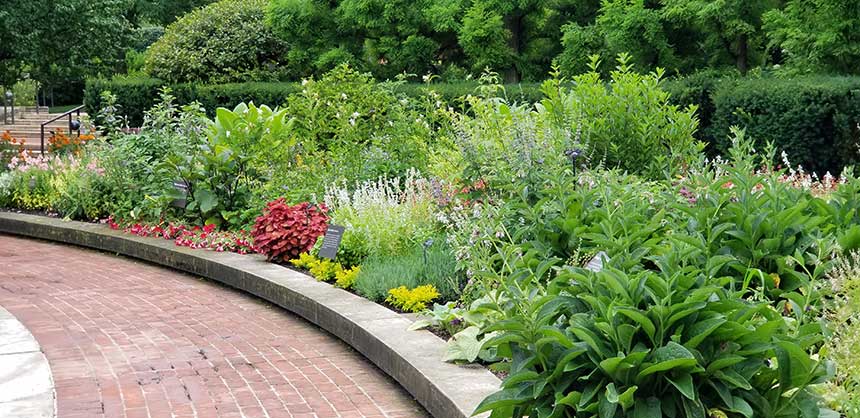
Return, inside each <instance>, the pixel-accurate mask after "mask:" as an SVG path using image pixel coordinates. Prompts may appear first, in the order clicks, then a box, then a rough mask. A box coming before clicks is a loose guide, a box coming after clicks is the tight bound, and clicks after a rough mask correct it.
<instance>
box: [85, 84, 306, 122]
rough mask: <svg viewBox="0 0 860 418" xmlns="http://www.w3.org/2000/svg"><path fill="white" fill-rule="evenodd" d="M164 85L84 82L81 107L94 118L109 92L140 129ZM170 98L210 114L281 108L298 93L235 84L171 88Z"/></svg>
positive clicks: (279, 87)
mask: <svg viewBox="0 0 860 418" xmlns="http://www.w3.org/2000/svg"><path fill="white" fill-rule="evenodd" d="M166 85H167V83H165V82H163V81H161V80H159V79H155V78H143V77H134V78H129V77H121V78H114V79H111V80H106V79H90V80H87V85H86V90H85V92H84V104H85V105H86V107H87V113H89V114H91V115H95V114H97V113H98V111H99V109H100V108H101V99H100V95H101V92H102V91H105V90H110V91H111V92H112V93H113V94H115V95H116V96H117V98H118V104H119V106H120V109H121V110H120V111H121V113H122V114H124V115H126V116H128V119H129V125H131V126H140V124H141V123H142V122H143V113H144V112H145V111H146V110H147V109H149V108H151V107H152V105H154V104H155V102H156V101H157V100H158V91H159V89H160V88H161V87H163V86H166ZM170 88H171V89H172V90H173V95H174V96H176V98H177V101H178V102H179V103H182V104H186V103H191V102H193V101H195V100H196V101H198V102H200V103H201V104H202V105H203V107H204V108H205V109H206V110H207V111H209V112H213V111H214V110H215V109H217V108H219V107H227V108H231V109H232V108H233V107H234V106H236V105H237V104H239V103H241V102H254V103H264V104H269V105H281V104H284V102H285V100H286V98H287V96H289V95H290V94H292V93H295V92H296V91H298V90H299V85H298V84H297V83H236V84H213V85H206V84H188V83H185V84H171V85H170Z"/></svg>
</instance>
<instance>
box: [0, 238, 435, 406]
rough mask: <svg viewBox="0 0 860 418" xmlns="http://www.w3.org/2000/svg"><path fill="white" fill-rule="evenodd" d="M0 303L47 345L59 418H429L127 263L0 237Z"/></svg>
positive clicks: (194, 286)
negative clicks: (55, 389)
mask: <svg viewBox="0 0 860 418" xmlns="http://www.w3.org/2000/svg"><path fill="white" fill-rule="evenodd" d="M0 305H2V306H3V307H5V308H6V309H8V310H9V311H10V312H12V313H13V314H14V315H15V316H17V317H18V318H19V319H20V320H21V322H23V323H24V324H25V325H26V326H27V327H28V328H29V329H30V331H31V332H32V333H33V335H34V336H35V337H36V339H37V340H38V341H39V343H40V344H41V345H42V349H43V350H44V352H45V354H46V356H47V358H48V361H49V363H50V365H51V369H52V373H53V376H54V380H55V384H56V387H57V409H58V415H59V418H78V417H125V418H138V417H150V418H160V417H176V418H182V417H205V418H208V417H249V418H250V417H271V418H275V417H295V418H300V417H301V418H304V417H321V418H322V417H426V416H427V415H426V412H424V410H423V409H421V407H420V406H418V405H417V404H416V403H415V401H414V400H412V398H411V397H410V396H409V395H408V393H406V392H405V391H404V390H403V389H402V388H400V387H399V386H398V385H397V384H396V383H394V382H393V381H392V380H391V379H389V378H388V377H387V376H386V375H385V374H384V373H382V372H381V371H379V370H378V369H376V368H375V367H374V366H373V365H371V364H370V363H369V362H368V361H367V360H366V359H365V358H364V357H362V356H361V355H360V354H358V353H356V352H354V351H353V350H351V349H350V348H349V347H348V346H346V345H345V344H344V343H343V342H341V341H340V340H338V339H337V338H335V337H333V336H331V335H330V334H328V333H326V332H325V331H322V330H320V329H319V328H317V327H315V326H313V325H312V324H310V323H308V322H306V321H304V320H303V319H301V318H298V317H296V316H294V315H292V314H290V313H288V312H287V311H285V310H283V309H280V308H278V307H276V306H273V305H271V304H268V303H266V302H263V301H261V300H259V299H256V298H254V297H251V296H248V295H246V294H243V293H241V292H238V291H235V290H233V289H230V288H227V287H224V286H221V285H218V284H215V283H212V282H209V281H205V280H201V279H196V278H193V277H191V276H187V275H183V274H179V273H176V272H173V271H170V270H166V269H163V268H159V267H155V266H152V265H148V264H144V263H140V262H136V261H133V260H129V259H126V258H121V257H116V256H112V255H107V254H103V253H98V252H95V251H89V250H84V249H79V248H74V247H67V246H62V245H57V244H52V243H46V242H40V241H33V240H26V239H21V238H13V237H9V236H3V235H0Z"/></svg>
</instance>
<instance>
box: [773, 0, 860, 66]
mask: <svg viewBox="0 0 860 418" xmlns="http://www.w3.org/2000/svg"><path fill="white" fill-rule="evenodd" d="M764 20H765V29H766V30H767V32H768V36H769V37H770V44H771V46H772V47H774V48H778V49H780V50H781V51H782V53H783V54H785V56H786V61H787V62H788V63H789V64H790V65H791V67H792V68H793V69H794V70H799V71H801V72H811V71H826V72H838V73H849V74H856V73H857V72H858V68H857V60H858V58H860V32H858V30H857V27H858V25H860V4H858V3H857V2H856V1H852V0H814V1H798V0H789V1H787V2H786V4H785V7H784V8H783V9H774V10H771V11H769V12H768V13H766V14H765V16H764Z"/></svg>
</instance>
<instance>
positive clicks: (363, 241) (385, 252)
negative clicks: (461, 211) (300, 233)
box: [324, 170, 441, 264]
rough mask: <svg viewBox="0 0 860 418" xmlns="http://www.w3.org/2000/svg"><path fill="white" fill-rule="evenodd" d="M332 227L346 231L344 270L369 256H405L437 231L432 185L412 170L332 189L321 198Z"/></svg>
mask: <svg viewBox="0 0 860 418" xmlns="http://www.w3.org/2000/svg"><path fill="white" fill-rule="evenodd" d="M324 201H325V204H326V206H327V207H329V208H330V209H331V223H333V224H337V225H341V226H344V227H345V228H346V232H345V233H344V237H343V242H342V244H341V245H342V249H343V251H345V252H346V253H348V254H353V256H352V257H353V260H347V261H348V264H358V262H359V261H360V260H361V259H363V258H364V257H367V256H385V257H395V256H401V255H404V254H406V253H408V252H409V251H410V250H411V249H412V248H413V247H414V246H416V245H420V244H421V243H423V242H425V241H426V240H428V239H430V238H431V237H433V236H434V235H436V234H437V233H438V232H439V231H440V229H441V228H440V223H439V221H438V215H439V209H438V199H437V197H436V196H434V194H433V187H432V184H431V182H430V181H429V180H428V179H426V178H424V177H422V176H421V175H420V173H419V172H418V171H416V170H410V171H409V172H407V174H406V176H405V177H402V178H401V177H393V178H384V177H383V178H379V179H378V180H376V181H369V182H363V183H358V184H356V185H355V187H354V188H353V189H350V188H348V187H346V186H345V185H339V186H332V187H330V188H329V189H328V190H327V191H326V194H325V199H324Z"/></svg>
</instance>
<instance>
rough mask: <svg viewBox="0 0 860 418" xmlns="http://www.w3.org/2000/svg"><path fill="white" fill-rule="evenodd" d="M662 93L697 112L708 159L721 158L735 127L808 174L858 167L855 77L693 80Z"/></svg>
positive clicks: (858, 80)
mask: <svg viewBox="0 0 860 418" xmlns="http://www.w3.org/2000/svg"><path fill="white" fill-rule="evenodd" d="M665 88H666V89H667V90H669V91H670V92H671V93H672V96H673V100H674V101H675V102H676V103H678V104H682V105H686V104H696V105H698V106H699V108H700V110H699V116H700V121H701V123H700V129H699V133H698V136H699V138H700V139H701V140H703V141H705V142H707V143H708V144H710V146H709V151H710V152H711V153H712V154H717V153H720V154H725V151H726V150H727V149H728V147H729V145H730V142H729V128H730V127H731V126H732V125H737V126H740V127H743V128H745V129H746V131H747V134H748V136H750V137H751V138H753V139H755V141H756V143H757V144H758V147H759V149H761V148H762V147H763V146H764V144H765V143H766V142H768V141H771V142H773V143H774V145H775V146H776V147H777V149H778V150H779V151H785V152H786V153H787V154H788V158H789V160H790V161H791V163H792V165H797V164H802V165H803V167H804V168H805V169H807V170H815V171H817V172H819V173H823V172H824V171H830V172H832V173H833V174H834V175H836V174H838V172H839V171H841V169H842V167H844V166H846V165H854V164H856V163H857V162H858V161H860V149H858V144H860V128H858V123H860V77H821V76H817V77H800V78H793V79H777V78H748V79H734V78H730V77H725V78H721V77H708V76H692V77H688V78H686V79H682V80H674V81H669V82H667V83H665Z"/></svg>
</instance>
